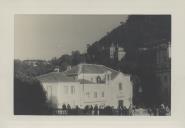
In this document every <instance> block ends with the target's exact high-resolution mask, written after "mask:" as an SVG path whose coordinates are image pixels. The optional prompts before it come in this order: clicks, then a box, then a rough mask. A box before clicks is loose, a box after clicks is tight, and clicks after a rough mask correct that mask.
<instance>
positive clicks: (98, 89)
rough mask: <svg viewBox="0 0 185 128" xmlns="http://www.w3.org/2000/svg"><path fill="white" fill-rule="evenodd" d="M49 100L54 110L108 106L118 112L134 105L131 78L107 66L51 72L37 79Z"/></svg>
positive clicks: (91, 65)
mask: <svg viewBox="0 0 185 128" xmlns="http://www.w3.org/2000/svg"><path fill="white" fill-rule="evenodd" d="M37 79H38V80H40V81H41V83H42V85H43V87H44V89H45V91H46V92H47V99H48V102H50V103H51V104H52V105H53V106H54V107H56V108H62V105H63V104H66V105H67V104H69V105H70V106H71V107H75V106H77V105H78V106H79V107H81V108H83V107H84V106H86V105H98V106H101V105H103V106H104V105H109V106H113V107H114V108H117V107H118V105H124V106H126V107H127V108H128V107H129V105H130V104H132V95H133V94H132V93H133V92H132V88H133V87H132V83H131V81H130V76H129V75H125V74H123V73H121V72H119V71H115V70H113V69H110V68H108V67H106V66H104V65H96V64H79V65H77V66H74V67H72V68H68V70H67V71H65V72H51V73H48V74H45V75H41V76H38V77H37Z"/></svg>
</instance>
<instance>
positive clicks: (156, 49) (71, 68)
mask: <svg viewBox="0 0 185 128" xmlns="http://www.w3.org/2000/svg"><path fill="white" fill-rule="evenodd" d="M172 43H173V42H172V41H171V15H170V14H169V15H167V14H160V15H159V14H147V15H144V14H137V15H134V14H133V15H132V14H129V15H127V14H119V15H118V14H117V15H116V14H106V15H103V14H99V15H95V14H88V15H85V14H84V15H80V14H78V15H77V14H15V15H14V62H13V64H14V72H13V77H14V78H13V79H14V82H13V112H14V115H47V116H48V115H49V116H50V115H54V116H74V115H75V116H78V115H79V116H82V115H83V116H171V106H172V104H171V44H172Z"/></svg>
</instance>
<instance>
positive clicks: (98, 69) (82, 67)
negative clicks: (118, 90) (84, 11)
mask: <svg viewBox="0 0 185 128" xmlns="http://www.w3.org/2000/svg"><path fill="white" fill-rule="evenodd" d="M107 71H110V72H111V79H114V78H115V77H116V76H117V75H118V74H119V71H116V70H114V69H111V68H108V67H106V66H104V65H97V64H79V65H77V66H74V67H72V68H71V70H69V71H66V72H64V73H65V74H66V75H68V76H70V75H74V74H80V73H84V74H85V73H87V74H103V73H105V72H107Z"/></svg>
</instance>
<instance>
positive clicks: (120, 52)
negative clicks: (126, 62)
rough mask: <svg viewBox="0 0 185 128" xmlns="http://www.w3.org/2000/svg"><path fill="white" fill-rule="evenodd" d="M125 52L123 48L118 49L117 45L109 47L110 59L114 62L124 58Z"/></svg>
mask: <svg viewBox="0 0 185 128" xmlns="http://www.w3.org/2000/svg"><path fill="white" fill-rule="evenodd" d="M125 54H126V52H125V50H124V48H122V47H119V45H118V44H116V45H115V44H113V43H112V45H111V46H110V58H111V59H114V60H116V61H121V59H122V58H123V57H124V56H125Z"/></svg>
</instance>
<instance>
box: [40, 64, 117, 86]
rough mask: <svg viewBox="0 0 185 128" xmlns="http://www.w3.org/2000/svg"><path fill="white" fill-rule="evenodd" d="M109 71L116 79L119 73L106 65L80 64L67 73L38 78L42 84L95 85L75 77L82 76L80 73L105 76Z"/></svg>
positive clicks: (54, 73) (45, 75)
mask: <svg viewBox="0 0 185 128" xmlns="http://www.w3.org/2000/svg"><path fill="white" fill-rule="evenodd" d="M108 71H109V72H111V79H114V78H115V77H116V76H117V75H118V74H119V72H118V71H116V70H113V69H111V68H108V67H106V66H104V65H96V64H79V65H77V66H74V67H72V68H71V69H70V70H68V71H65V72H50V73H48V74H44V75H41V76H38V77H36V78H37V79H38V80H40V81H42V82H48V83H52V82H80V84H93V82H92V81H89V80H83V79H80V80H77V79H75V75H77V74H80V73H88V74H103V73H106V72H108Z"/></svg>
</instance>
